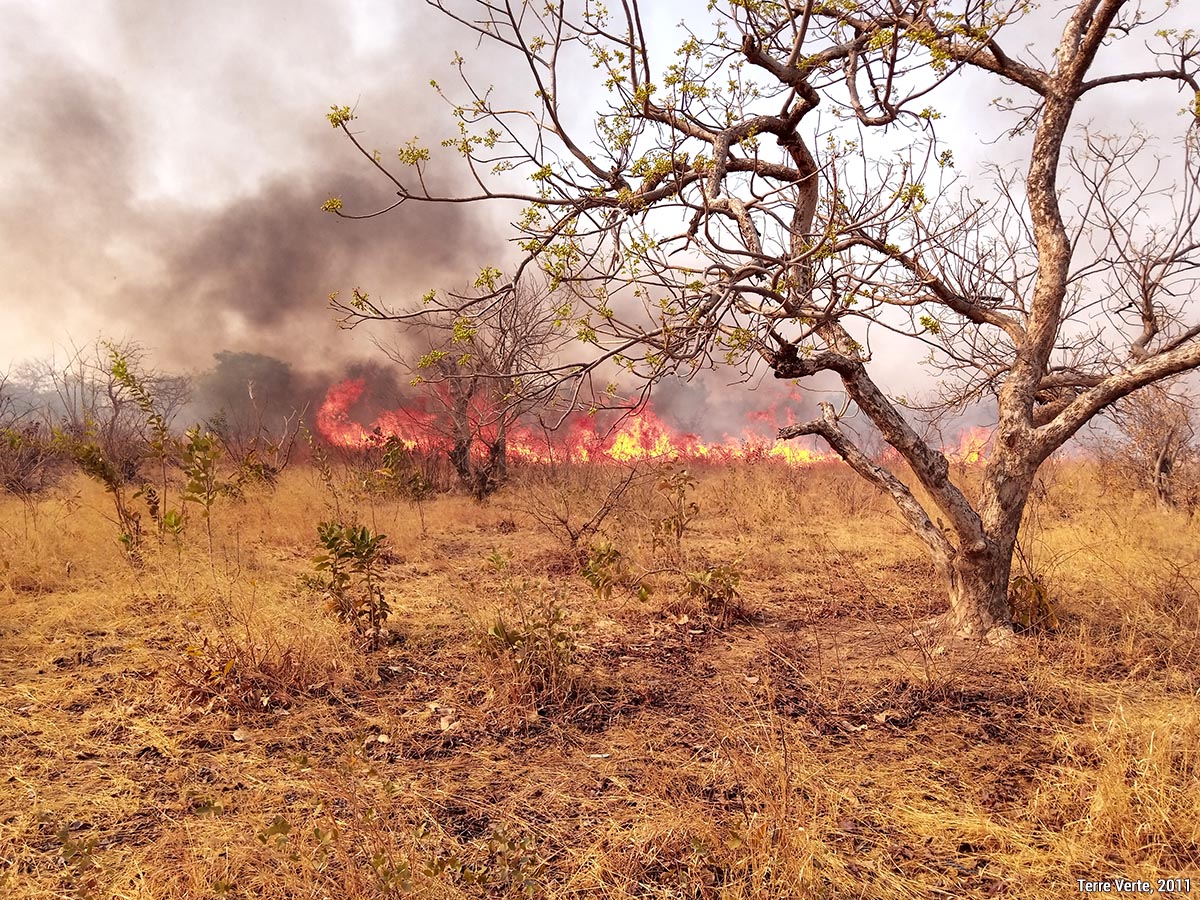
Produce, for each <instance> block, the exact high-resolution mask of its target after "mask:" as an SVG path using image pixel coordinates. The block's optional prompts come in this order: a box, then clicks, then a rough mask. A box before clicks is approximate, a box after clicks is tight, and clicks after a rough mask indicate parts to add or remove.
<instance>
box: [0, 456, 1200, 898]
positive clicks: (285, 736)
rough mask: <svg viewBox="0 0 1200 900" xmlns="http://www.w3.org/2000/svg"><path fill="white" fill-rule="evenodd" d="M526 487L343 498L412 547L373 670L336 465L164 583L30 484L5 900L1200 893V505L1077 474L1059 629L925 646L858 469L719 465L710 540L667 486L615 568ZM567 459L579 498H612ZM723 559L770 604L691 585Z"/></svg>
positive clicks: (224, 533)
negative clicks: (487, 494) (669, 524)
mask: <svg viewBox="0 0 1200 900" xmlns="http://www.w3.org/2000/svg"><path fill="white" fill-rule="evenodd" d="M529 477H530V478H533V479H534V481H533V482H531V483H530V484H529V485H528V487H526V486H523V485H522V484H521V483H520V482H518V483H515V484H513V485H512V486H510V487H509V488H507V489H506V490H505V491H503V492H501V493H500V494H499V495H498V496H497V497H496V498H495V499H494V500H493V501H492V502H491V503H489V504H487V505H479V504H476V503H474V502H473V501H471V500H469V499H468V498H465V497H461V496H456V495H444V496H439V497H436V498H434V499H432V500H430V501H428V502H427V505H426V509H425V510H424V513H425V520H426V522H425V528H424V529H423V528H422V526H421V523H420V521H419V518H418V513H417V511H416V510H415V509H414V508H413V507H412V506H411V505H409V504H406V503H404V502H398V501H397V502H393V501H390V500H385V499H380V498H378V497H366V496H359V497H358V498H357V499H355V498H354V496H353V495H352V493H351V492H349V491H347V492H346V493H345V495H344V496H342V497H341V499H340V502H341V503H342V504H343V509H342V513H343V515H344V516H347V517H354V518H357V519H358V520H359V521H362V522H364V523H367V524H369V525H370V526H371V527H372V529H373V530H375V531H382V532H386V533H387V534H388V535H389V536H390V540H389V544H388V547H389V550H388V555H387V556H386V557H385V562H386V565H385V567H384V570H383V574H382V581H381V585H382V588H383V590H384V591H385V592H386V595H387V597H388V600H389V603H390V606H391V608H392V613H391V616H390V619H389V620H388V623H387V625H388V628H387V635H388V637H387V639H385V640H383V641H381V643H382V646H381V647H380V649H378V650H377V651H374V652H366V651H364V650H362V649H360V648H361V646H362V645H361V641H357V640H356V636H355V635H354V634H353V632H352V630H351V628H350V626H349V625H347V624H344V623H342V622H339V621H337V619H336V618H334V617H333V616H332V615H331V614H329V613H328V612H326V611H325V610H324V608H323V606H322V604H321V602H320V600H319V598H317V597H315V596H313V594H312V593H311V591H307V590H306V589H305V587H304V584H303V583H302V580H301V576H302V575H305V574H307V573H309V572H311V571H312V566H311V563H310V558H311V557H312V556H313V555H314V554H315V553H316V552H317V550H318V548H317V544H316V532H315V526H316V523H317V522H318V521H319V520H321V519H322V517H323V514H324V513H326V512H327V511H328V510H327V507H328V503H329V500H328V497H327V495H326V494H325V492H324V488H323V487H322V484H321V482H320V479H317V478H314V477H312V476H310V474H309V473H307V472H303V471H296V472H289V473H287V475H286V476H285V478H284V480H283V483H282V484H281V486H280V487H279V489H278V490H277V491H276V492H274V493H269V492H266V491H265V490H264V491H261V492H258V493H252V494H251V495H250V496H248V497H247V498H246V499H244V500H241V501H238V502H232V501H231V502H229V503H228V504H225V505H223V506H218V507H215V508H214V511H213V517H214V519H213V524H214V533H215V536H216V541H215V549H214V553H213V555H212V557H210V556H209V555H208V552H207V548H206V545H205V542H204V540H203V539H202V538H196V536H195V535H192V536H191V537H185V539H184V540H183V542H182V543H181V544H179V545H176V544H174V543H173V542H172V541H171V540H167V541H166V542H164V544H163V545H162V546H158V545H156V544H154V543H153V542H151V544H150V546H149V549H148V550H147V552H146V554H145V556H146V558H145V561H144V564H143V566H142V568H141V569H140V570H135V569H133V568H131V567H130V566H129V565H128V564H127V562H126V561H125V559H124V558H123V554H122V552H121V549H120V547H119V546H117V545H116V542H115V540H114V538H113V537H112V527H111V525H110V523H108V522H106V521H105V520H104V518H103V514H102V513H103V511H104V510H105V508H106V507H105V502H104V501H105V498H104V497H103V496H102V495H101V494H100V492H99V489H98V488H96V487H94V486H92V485H89V484H84V483H83V482H78V483H71V484H69V485H67V486H64V488H63V489H62V490H61V491H60V492H58V493H56V494H54V495H53V496H51V497H49V498H47V499H44V500H41V501H39V502H38V504H37V505H36V507H35V508H32V509H31V508H29V507H28V506H23V505H22V504H21V503H19V502H17V501H15V500H12V499H8V498H4V499H0V529H3V534H4V537H5V543H4V546H3V549H2V550H0V561H2V567H0V608H2V609H3V610H4V615H3V617H2V619H0V770H2V771H0V785H2V788H0V879H3V892H4V893H5V896H12V897H15V898H20V900H27V898H49V897H61V896H81V897H139V898H150V897H172V898H211V897H214V896H229V897H246V898H250V897H255V898H257V897H268V898H270V897H278V898H294V897H330V898H379V897H403V896H420V897H444V898H463V897H499V896H546V897H567V896H577V897H603V898H632V897H663V898H666V897H697V898H702V897H716V896H721V897H745V898H749V897H780V898H782V897H800V898H809V897H812V898H817V897H841V896H865V897H878V898H915V897H942V896H955V897H985V896H1011V897H1021V898H1034V900H1037V898H1051V897H1060V896H1063V895H1064V894H1065V893H1067V892H1073V891H1074V886H1075V880H1076V879H1077V878H1088V877H1113V876H1116V875H1122V876H1127V877H1130V878H1137V877H1143V878H1148V879H1150V880H1151V882H1152V883H1153V882H1154V881H1155V879H1157V878H1158V877H1167V876H1172V875H1178V876H1183V877H1192V878H1195V877H1197V876H1198V875H1200V831H1198V830H1197V822H1200V772H1198V770H1197V757H1196V747H1197V746H1198V745H1200V698H1198V695H1197V691H1200V658H1198V656H1197V653H1198V651H1197V649H1196V648H1197V647H1198V646H1200V643H1198V642H1197V638H1198V637H1200V634H1198V632H1200V599H1198V597H1197V591H1196V587H1197V581H1196V579H1197V577H1198V576H1200V571H1198V569H1197V567H1198V566H1200V551H1198V550H1197V549H1196V548H1197V547H1200V541H1197V538H1198V537H1200V535H1198V534H1197V530H1198V526H1197V524H1196V522H1195V521H1193V520H1191V519H1188V518H1187V517H1185V516H1183V515H1180V514H1177V513H1171V512H1163V511H1160V510H1158V509H1156V508H1155V507H1154V506H1153V503H1152V502H1151V501H1150V500H1149V499H1148V498H1141V497H1137V496H1132V497H1131V496H1129V495H1123V496H1114V495H1112V494H1108V495H1105V494H1102V493H1101V492H1100V491H1099V490H1098V489H1097V487H1096V482H1095V480H1094V478H1093V474H1092V473H1091V472H1090V471H1089V470H1088V467H1087V466H1086V465H1084V464H1072V465H1068V466H1065V467H1062V468H1060V469H1059V470H1057V471H1055V472H1052V473H1051V476H1050V477H1048V479H1047V483H1046V485H1045V490H1044V491H1042V492H1041V493H1040V495H1039V499H1038V506H1037V516H1036V522H1033V521H1032V520H1031V523H1030V524H1031V529H1030V531H1029V534H1028V535H1027V543H1028V544H1029V546H1030V548H1031V552H1032V554H1033V558H1034V560H1035V562H1036V565H1038V566H1039V567H1041V571H1042V572H1043V574H1044V575H1045V576H1046V583H1047V584H1048V585H1049V586H1050V590H1051V594H1052V597H1053V600H1054V602H1055V604H1056V608H1057V609H1058V612H1059V614H1060V618H1061V619H1062V627H1061V628H1060V629H1059V630H1058V631H1056V632H1040V631H1034V632H1030V633H1027V634H1026V635H1025V636H1023V637H1021V638H1020V639H1018V640H1017V641H1016V642H1015V643H1014V644H1013V645H1012V646H1010V647H1007V648H1004V649H997V648H986V649H985V648H970V649H952V650H950V651H946V652H943V650H942V648H939V647H937V646H933V645H930V644H929V643H928V642H927V641H926V640H923V639H921V638H919V637H917V636H916V634H917V631H918V624H919V623H920V622H921V621H922V620H923V619H924V618H925V617H926V616H928V615H929V614H930V613H931V612H933V611H935V610H936V609H937V608H938V603H939V597H938V593H939V591H938V587H937V585H936V584H935V583H933V581H932V571H931V569H930V567H929V566H928V565H927V564H926V562H925V560H924V557H923V555H922V554H921V551H920V547H919V546H918V545H917V543H916V542H915V541H914V540H913V539H912V538H910V537H909V536H908V534H907V532H906V531H905V530H904V527H903V525H902V524H901V523H900V522H899V521H898V520H897V518H896V517H895V516H893V515H892V514H891V513H890V511H889V509H888V506H887V504H886V503H885V502H884V501H883V500H881V499H879V498H877V497H876V496H875V495H873V494H871V493H870V492H869V491H860V490H859V489H858V488H857V482H855V481H854V480H853V479H852V478H851V477H850V476H848V475H847V474H846V473H845V472H844V471H843V470H842V469H841V468H840V467H838V466H836V465H833V464H828V465H819V466H812V467H808V468H792V467H787V466H781V465H776V464H772V462H771V461H770V460H763V461H761V462H759V463H753V464H740V465H723V466H712V467H708V468H702V469H700V470H698V471H697V483H696V485H695V487H694V488H689V489H687V490H686V491H685V494H684V498H685V501H686V502H688V503H690V502H694V503H695V504H696V505H697V507H698V513H697V514H696V515H694V516H692V517H690V518H688V520H687V522H686V525H685V527H684V529H683V532H682V534H681V536H680V538H679V541H678V546H676V544H675V542H674V541H672V542H671V543H670V545H669V546H664V544H663V541H662V539H661V535H662V533H663V531H662V527H661V526H662V523H663V522H664V521H669V520H670V518H671V516H672V515H673V510H678V509H680V508H682V509H684V510H685V512H686V510H687V507H686V505H685V506H684V507H678V506H673V505H672V503H671V498H672V495H671V493H670V490H666V491H664V490H660V489H659V487H658V485H659V484H660V483H661V479H660V478H659V477H658V476H655V477H647V478H645V479H643V480H641V481H638V482H637V483H636V484H633V485H632V486H631V487H630V488H629V490H628V491H627V492H626V493H625V494H623V495H622V497H621V498H620V501H619V502H618V503H616V504H615V506H614V508H613V509H612V510H611V511H610V514H609V515H608V516H606V518H605V519H604V521H603V522H602V524H601V525H600V526H599V527H598V528H597V529H596V530H595V532H594V533H593V534H592V535H589V538H588V540H585V541H582V542H581V543H579V546H578V547H576V548H575V550H581V551H583V552H584V554H585V556H586V554H587V552H588V551H592V550H593V549H594V545H595V542H597V541H600V540H606V541H608V542H609V545H610V546H611V547H612V548H613V549H614V550H615V551H617V553H618V554H619V555H618V556H606V557H605V560H607V562H604V563H603V564H604V565H606V566H611V567H612V568H611V574H612V576H613V577H612V578H611V579H609V580H604V579H600V580H598V581H596V580H593V581H591V582H589V580H585V579H584V578H583V577H581V576H580V575H579V574H578V566H579V563H580V556H579V555H578V554H577V553H573V552H568V550H565V549H564V547H565V546H566V545H569V544H570V541H569V540H562V539H560V537H559V536H558V535H556V533H555V531H554V527H555V526H553V524H551V526H549V527H547V526H546V525H545V524H544V523H541V524H540V523H539V521H538V520H537V519H536V517H535V516H533V515H532V514H531V512H530V510H529V499H528V498H529V497H530V496H531V494H530V492H534V493H535V494H536V492H537V491H546V490H549V487H548V486H547V485H545V484H543V483H542V482H543V481H544V473H539V472H534V473H529ZM555 477H556V478H561V479H563V480H564V482H563V484H562V485H560V488H561V490H562V492H563V495H564V496H567V497H569V500H570V502H571V503H572V504H574V505H575V507H574V508H577V509H578V510H579V511H580V514H581V515H582V514H585V513H586V514H588V515H590V512H589V510H591V509H593V508H594V507H595V506H596V504H599V503H602V502H604V500H605V497H606V496H607V495H608V492H609V490H610V485H609V483H608V482H609V479H608V478H607V477H599V476H597V475H596V474H595V473H594V472H592V473H591V474H589V473H588V472H587V471H585V470H583V469H580V470H572V469H570V468H569V467H568V468H567V469H564V470H560V471H559V472H558V473H557V474H556V476H555ZM577 543H578V542H577ZM676 555H678V557H679V558H678V559H676ZM584 561H585V562H586V559H585V560H584ZM599 564H600V563H597V565H599ZM720 566H725V567H728V568H729V569H731V570H732V569H736V570H737V572H738V573H740V578H739V579H738V580H737V582H736V591H737V599H738V603H739V604H741V607H742V608H743V611H744V614H743V615H739V616H736V617H726V616H723V615H722V614H721V613H720V610H718V609H715V608H712V607H710V606H709V605H708V604H706V603H701V602H699V601H698V600H696V599H695V598H691V600H690V602H689V595H688V585H689V580H688V579H689V578H690V577H691V576H692V575H694V574H695V573H699V572H705V571H712V570H713V568H714V567H720ZM605 571H608V570H607V569H606V570H605ZM598 584H599V585H604V586H607V588H608V589H607V590H599V589H598V588H597V585H598ZM643 587H644V588H646V591H644V592H642V593H641V594H640V595H639V588H643ZM498 623H500V624H502V626H503V627H501V628H497V625H498ZM230 660H232V661H233V663H232V665H229V662H230ZM226 666H229V668H228V670H227V671H226Z"/></svg>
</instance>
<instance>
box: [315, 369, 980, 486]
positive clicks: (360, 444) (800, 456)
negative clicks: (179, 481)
mask: <svg viewBox="0 0 1200 900" xmlns="http://www.w3.org/2000/svg"><path fill="white" fill-rule="evenodd" d="M365 392H366V382H365V381H364V380H363V379H361V378H352V379H349V380H347V381H343V382H340V383H338V384H335V385H333V387H331V388H330V389H329V391H328V393H327V394H326V395H325V401H324V402H323V403H322V404H321V406H320V408H319V409H318V411H317V421H316V425H317V430H318V431H320V433H321V435H322V436H323V437H324V438H325V440H326V441H328V442H329V443H330V444H332V445H334V446H337V447H344V448H348V449H354V448H366V447H370V446H372V445H377V444H379V443H380V442H381V441H382V440H384V439H386V438H388V437H392V436H395V437H397V438H399V439H400V440H401V441H403V442H404V444H405V445H406V446H407V447H408V448H409V449H410V450H419V451H424V452H438V451H445V450H447V449H449V447H450V438H449V436H448V434H447V433H446V430H445V428H444V426H441V420H440V419H439V416H438V415H437V414H436V413H431V412H427V411H425V410H423V409H420V408H401V409H395V410H390V411H387V412H383V413H381V414H379V415H378V416H377V417H376V418H375V420H374V421H373V422H372V423H371V425H370V426H369V427H368V426H364V425H361V424H359V423H358V422H355V421H354V420H353V419H352V418H351V416H350V412H349V411H350V409H351V407H353V406H354V404H356V403H358V402H359V401H360V400H361V399H362V398H363V395H364V393H365ZM792 412H793V411H792V410H791V409H790V408H785V409H783V410H782V411H781V410H779V409H778V408H777V407H775V406H773V407H771V408H770V409H767V410H757V411H755V412H753V413H750V414H749V415H748V416H747V418H748V419H749V420H751V421H753V422H754V423H761V424H759V426H758V427H759V428H769V429H770V430H772V431H773V430H775V429H777V428H778V427H779V426H780V425H784V424H787V423H788V422H790V421H792V420H793V415H792ZM470 415H471V417H472V421H473V422H480V421H486V418H487V417H486V416H485V415H483V414H482V411H480V410H472V412H471V414H470ZM489 431H490V433H491V434H494V433H495V429H494V427H493V428H490V429H489V428H487V427H484V428H480V429H478V432H479V433H481V434H482V436H483V437H484V438H485V439H486V438H488V437H490V436H491V434H489ZM989 438H990V435H989V434H988V432H986V431H985V430H983V429H979V428H973V429H970V430H969V431H965V432H963V435H962V437H961V442H960V445H959V447H958V449H956V450H953V451H949V450H948V451H946V455H947V457H949V458H950V459H951V460H952V461H955V462H962V463H966V464H968V465H975V464H977V463H979V462H980V461H981V460H982V457H983V454H984V451H985V449H986V445H987V442H988V440H989ZM507 443H508V456H509V459H511V460H514V461H517V460H520V461H524V462H530V463H548V462H553V461H558V462H587V461H588V460H592V459H601V458H603V459H608V460H613V461H616V462H638V461H643V460H668V461H682V462H732V461H754V460H777V461H779V462H781V463H784V464H785V465H789V466H807V465H812V464H813V463H817V462H821V461H823V460H828V459H831V458H836V457H834V456H833V455H832V454H830V453H828V452H825V451H819V450H811V449H809V448H808V447H805V446H802V445H801V444H799V443H797V442H796V441H780V440H773V439H771V438H769V437H764V436H763V435H762V434H760V433H758V432H757V431H755V430H753V429H751V428H747V429H746V430H745V431H744V432H743V434H742V435H741V436H736V437H735V436H732V435H726V436H725V438H724V440H723V441H720V442H705V441H703V440H701V439H700V438H699V437H698V436H697V435H695V434H689V433H686V432H682V431H679V430H678V429H676V428H673V427H672V426H670V425H669V424H667V423H666V422H664V421H663V420H662V419H661V418H660V417H659V416H658V414H657V413H656V412H655V411H654V409H653V408H651V407H649V406H647V407H645V408H643V409H641V410H639V411H638V412H636V413H632V414H630V415H628V416H626V417H625V418H623V419H622V420H621V421H620V423H619V425H618V427H617V428H616V429H614V430H612V431H611V432H609V433H607V434H606V433H603V432H602V431H601V430H600V429H599V427H598V423H597V422H596V420H595V419H593V418H591V417H589V416H586V415H583V414H578V415H575V416H572V417H571V418H570V419H568V420H567V422H565V423H564V424H563V426H562V428H560V429H559V430H558V432H556V433H555V434H553V435H552V436H549V437H548V436H547V435H545V434H544V433H541V432H538V431H535V430H533V429H530V428H527V427H524V426H514V427H511V428H510V429H509V430H508V434H507ZM478 450H479V451H480V452H485V451H484V448H482V447H479V448H478Z"/></svg>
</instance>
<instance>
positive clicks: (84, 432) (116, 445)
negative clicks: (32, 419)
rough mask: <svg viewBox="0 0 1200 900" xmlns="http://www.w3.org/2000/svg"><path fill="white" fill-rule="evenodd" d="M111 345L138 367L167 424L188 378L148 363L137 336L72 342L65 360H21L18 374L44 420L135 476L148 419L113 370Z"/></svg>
mask: <svg viewBox="0 0 1200 900" xmlns="http://www.w3.org/2000/svg"><path fill="white" fill-rule="evenodd" d="M110 346H111V347H112V348H113V349H115V350H116V352H117V353H118V354H119V355H120V356H121V358H123V359H125V360H127V362H128V363H129V365H130V366H132V367H133V368H134V369H135V370H137V371H139V372H141V373H142V375H141V379H142V383H143V384H144V385H145V387H146V388H147V390H148V391H149V392H150V395H151V396H152V397H153V400H154V404H155V407H156V411H157V412H158V413H159V414H160V415H161V416H162V417H163V420H164V421H165V422H166V423H167V424H169V423H170V422H171V420H172V419H174V417H175V416H176V415H177V414H178V413H179V412H180V410H181V409H182V408H183V407H184V405H185V404H186V402H187V400H188V396H189V392H190V390H191V383H190V381H189V379H188V378H187V377H186V376H183V375H170V374H167V373H165V372H161V371H158V370H155V369H152V368H149V367H148V366H146V364H145V360H146V352H145V350H144V348H142V347H141V345H139V344H138V343H137V342H135V341H121V342H116V343H111V344H110V343H109V342H106V341H104V340H96V341H94V342H93V343H91V344H88V345H86V346H83V347H72V348H71V349H70V351H69V352H68V353H67V356H66V358H65V360H59V359H47V360H38V361H33V362H29V363H25V364H23V365H22V366H21V367H20V370H19V375H20V378H21V380H22V381H24V382H25V383H26V384H27V385H28V386H29V388H30V390H31V392H33V393H34V394H35V395H36V396H37V397H38V399H39V405H40V408H41V411H42V414H43V415H44V417H45V419H46V424H47V425H49V426H50V427H52V428H55V429H58V430H60V431H61V432H63V434H64V435H65V436H67V437H68V438H70V439H71V440H73V441H84V440H86V441H87V442H89V443H92V444H95V445H96V446H97V447H98V448H99V450H100V452H101V453H102V454H103V455H104V458H105V459H106V460H108V462H109V463H110V464H111V465H112V466H113V467H114V469H115V470H116V471H117V472H119V473H120V475H121V477H122V478H124V479H125V480H126V481H134V480H136V479H137V477H138V469H139V467H140V466H141V464H142V461H143V460H144V459H145V458H146V455H147V453H148V452H149V447H150V434H149V425H148V422H147V417H146V414H145V413H144V412H143V411H142V410H141V409H140V408H139V406H138V404H137V401H136V399H135V398H134V397H133V395H132V394H131V393H130V392H129V390H128V389H127V388H126V387H125V386H124V385H122V383H121V381H120V379H118V378H117V377H115V376H114V374H113V371H112V353H111V351H110V349H109V347H110Z"/></svg>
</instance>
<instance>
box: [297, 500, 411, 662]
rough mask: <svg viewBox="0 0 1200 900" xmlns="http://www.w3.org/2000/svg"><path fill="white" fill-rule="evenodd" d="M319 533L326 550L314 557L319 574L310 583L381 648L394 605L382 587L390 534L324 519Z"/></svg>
mask: <svg viewBox="0 0 1200 900" xmlns="http://www.w3.org/2000/svg"><path fill="white" fill-rule="evenodd" d="M317 536H318V538H319V539H320V541H321V545H322V546H323V547H324V548H325V552H324V553H321V554H318V555H317V556H315V557H313V566H314V567H315V568H316V570H317V572H318V576H317V577H316V578H314V579H311V580H310V581H309V585H310V586H311V587H314V588H316V589H318V590H320V591H321V592H322V593H323V594H324V595H325V598H326V602H327V605H328V607H329V609H330V610H331V611H332V612H335V613H337V616H338V618H339V619H341V620H342V621H343V622H348V623H350V624H351V625H353V626H354V630H355V631H357V632H358V633H359V634H360V635H362V636H364V637H365V638H367V639H368V641H369V643H370V646H371V649H372V650H375V649H378V648H379V642H380V636H381V635H382V633H383V626H384V622H385V621H386V620H387V617H388V615H389V613H391V606H390V605H389V604H388V602H387V598H386V597H385V596H384V593H383V589H382V588H381V587H380V586H379V574H380V567H381V565H382V551H383V547H384V542H385V541H386V540H387V535H384V534H374V533H372V532H371V529H369V528H367V527H366V526H365V525H345V524H343V523H341V522H322V523H321V524H320V525H318V526H317Z"/></svg>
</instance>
